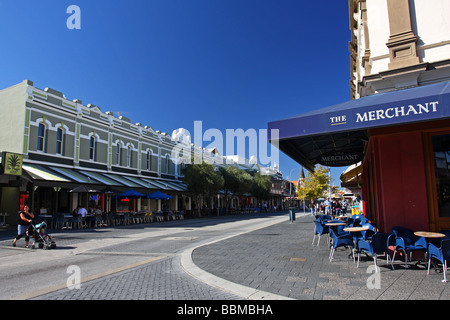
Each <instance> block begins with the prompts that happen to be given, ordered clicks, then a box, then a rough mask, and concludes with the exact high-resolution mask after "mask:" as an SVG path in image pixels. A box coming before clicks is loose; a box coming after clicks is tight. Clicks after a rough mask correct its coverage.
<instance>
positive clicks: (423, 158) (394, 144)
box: [268, 82, 450, 232]
mask: <svg viewBox="0 0 450 320" xmlns="http://www.w3.org/2000/svg"><path fill="white" fill-rule="evenodd" d="M268 128H269V130H268V131H269V133H270V132H271V129H278V130H279V141H277V143H278V145H279V148H280V150H281V151H283V152H284V153H286V154H287V155H289V156H290V157H291V158H292V159H294V160H295V161H297V162H298V163H300V164H301V165H302V166H304V167H305V168H306V169H308V170H310V171H313V170H314V166H315V165H316V164H322V165H326V166H349V165H352V164H356V163H357V162H359V161H362V172H361V175H360V176H359V177H358V179H361V180H360V181H358V184H359V183H361V186H362V191H363V200H364V211H365V214H366V215H367V216H368V218H369V219H371V220H372V221H374V222H375V223H376V224H377V225H378V226H379V228H380V229H381V230H384V231H387V232H389V231H390V229H391V228H392V227H393V226H396V225H401V226H405V227H409V228H411V229H417V230H418V229H424V230H431V231H439V230H444V229H450V203H449V201H450V194H449V193H450V173H449V172H450V171H449V170H450V166H449V164H450V83H449V82H442V83H438V84H432V85H427V86H420V87H415V88H410V89H404V90H399V91H393V92H389V93H381V94H375V95H371V96H367V97H364V98H361V99H357V100H351V101H348V102H345V103H342V104H338V105H335V106H331V107H328V108H324V109H320V110H316V111H312V112H309V113H305V114H301V115H298V116H295V117H292V118H288V119H283V120H278V121H273V122H269V124H268ZM269 140H271V137H270V136H269ZM271 142H272V143H274V142H275V141H271Z"/></svg>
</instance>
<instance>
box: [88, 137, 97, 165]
mask: <svg viewBox="0 0 450 320" xmlns="http://www.w3.org/2000/svg"><path fill="white" fill-rule="evenodd" d="M95 149H96V148H95V137H94V136H91V139H90V141H89V160H93V161H95Z"/></svg>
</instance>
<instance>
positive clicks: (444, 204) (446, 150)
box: [433, 134, 450, 217]
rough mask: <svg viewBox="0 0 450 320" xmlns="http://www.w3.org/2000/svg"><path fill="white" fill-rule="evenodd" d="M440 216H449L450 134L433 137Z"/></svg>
mask: <svg viewBox="0 0 450 320" xmlns="http://www.w3.org/2000/svg"><path fill="white" fill-rule="evenodd" d="M433 151H434V163H435V168H436V190H437V197H438V207H439V216H440V217H450V134H447V135H441V136H434V137H433Z"/></svg>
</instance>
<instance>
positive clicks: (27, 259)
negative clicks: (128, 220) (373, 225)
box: [0, 214, 450, 301]
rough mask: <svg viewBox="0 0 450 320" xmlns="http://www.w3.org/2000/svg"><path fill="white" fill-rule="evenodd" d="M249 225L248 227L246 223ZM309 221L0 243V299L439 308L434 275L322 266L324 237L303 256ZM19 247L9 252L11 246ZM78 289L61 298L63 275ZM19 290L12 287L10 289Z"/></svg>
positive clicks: (349, 262)
mask: <svg viewBox="0 0 450 320" xmlns="http://www.w3.org/2000/svg"><path fill="white" fill-rule="evenodd" d="M250 218H251V219H250ZM312 221H313V218H312V217H311V216H310V215H308V214H307V215H305V216H303V217H302V215H301V214H297V220H296V221H295V222H294V223H291V222H289V221H288V216H287V214H281V215H270V216H264V217H263V216H256V215H249V216H239V217H224V218H222V217H221V218H206V219H192V220H184V221H170V222H164V223H153V224H149V225H133V226H125V227H119V228H102V229H87V230H82V231H76V230H72V231H64V232H60V233H56V234H55V238H56V241H57V244H58V248H57V249H55V250H49V251H44V250H30V249H23V248H20V247H18V248H14V249H13V248H12V247H11V246H10V241H11V240H10V239H11V238H9V239H8V240H6V234H5V232H2V235H0V237H2V238H1V239H4V240H1V241H0V245H1V246H2V247H0V276H1V277H2V279H3V280H2V287H1V290H0V298H1V299H39V300H41V299H51V300H58V299H67V300H75V299H80V300H105V299H112V300H138V299H145V300H199V299H200V300H229V301H232V300H236V299H240V300H243V299H244V300H247V299H248V300H259V301H261V300H276V299H300V300H367V299H369V300H417V299H421V300H448V299H450V287H449V285H448V284H447V283H442V282H441V280H442V278H443V276H442V273H439V272H436V271H435V270H432V271H431V273H430V275H429V276H427V270H426V265H425V264H424V263H419V264H411V267H410V268H408V269H405V268H404V266H403V261H402V260H397V259H396V261H395V263H394V264H395V270H391V268H390V266H389V265H387V264H386V261H385V260H384V259H383V258H380V259H379V260H378V262H379V266H380V270H381V272H380V273H379V274H375V273H373V271H374V270H372V269H371V267H372V266H373V260H372V259H371V258H368V257H365V256H363V257H362V259H361V265H360V267H359V268H356V264H355V263H354V262H353V259H352V258H351V255H350V256H349V250H348V249H344V248H342V249H338V250H337V251H336V253H335V259H334V261H333V262H332V263H330V262H329V260H328V256H329V249H328V246H327V244H326V237H323V238H322V240H321V243H320V246H312V245H311V241H312V235H313V230H314V227H313V223H312ZM21 245H22V246H23V240H22V242H19V246H21ZM71 265H77V266H79V267H80V270H81V288H80V289H72V290H70V289H68V287H67V280H68V279H69V278H70V276H71V274H70V273H67V271H68V267H69V266H71ZM18 283H20V284H26V285H20V286H18V285H17V284H18Z"/></svg>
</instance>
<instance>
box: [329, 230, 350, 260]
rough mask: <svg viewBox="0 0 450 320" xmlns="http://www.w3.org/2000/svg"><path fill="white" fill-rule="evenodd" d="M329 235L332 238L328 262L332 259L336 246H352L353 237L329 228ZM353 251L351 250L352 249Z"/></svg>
mask: <svg viewBox="0 0 450 320" xmlns="http://www.w3.org/2000/svg"><path fill="white" fill-rule="evenodd" d="M330 236H331V240H332V244H331V250H330V257H329V258H330V262H331V261H333V258H334V252H335V251H336V248H338V247H343V246H349V247H352V248H353V247H354V242H353V237H352V236H351V235H347V234H343V235H337V234H336V233H335V232H334V231H333V229H330ZM352 252H353V250H352ZM354 260H355V256H353V261H354Z"/></svg>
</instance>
